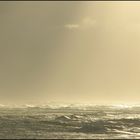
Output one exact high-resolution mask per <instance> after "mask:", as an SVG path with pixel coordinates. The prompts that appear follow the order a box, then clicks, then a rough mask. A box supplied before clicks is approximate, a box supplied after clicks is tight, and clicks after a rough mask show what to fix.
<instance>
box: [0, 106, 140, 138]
mask: <svg viewBox="0 0 140 140" xmlns="http://www.w3.org/2000/svg"><path fill="white" fill-rule="evenodd" d="M0 139H140V105H133V106H132V105H130V106H127V105H75V104H69V105H54V106H53V105H42V106H34V105H25V106H21V107H19V106H16V107H11V106H4V105H1V106H0Z"/></svg>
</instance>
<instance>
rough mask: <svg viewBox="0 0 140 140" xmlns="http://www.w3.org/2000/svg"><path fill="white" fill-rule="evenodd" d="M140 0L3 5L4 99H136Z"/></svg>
mask: <svg viewBox="0 0 140 140" xmlns="http://www.w3.org/2000/svg"><path fill="white" fill-rule="evenodd" d="M139 13H140V2H136V1H135V2H132V1H129V2H128V1H123V2H121V1H112V2H111V1H104V2H103V1H99V2H97V1H92V2H89V1H88V2H86V1H84V2H82V1H81V2H80V1H79V2H78V1H77V2H74V1H63V2H62V1H58V2H56V1H53V2H50V1H48V2H47V1H46V2H39V1H38V2H35V1H34V2H29V1H28V2H22V1H21V2H18V1H15V2H14V1H13V2H10V1H5V2H4V1H3V2H2V1H1V2H0V21H1V22H0V104H26V103H35V104H38V103H44V102H51V101H54V102H66V103H73V102H74V103H76V102H78V103H88V102H89V103H95V104H119V103H120V104H133V103H134V104H135V103H139V98H140V39H139V36H140V16H139V15H140V14H139Z"/></svg>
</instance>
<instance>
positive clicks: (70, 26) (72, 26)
mask: <svg viewBox="0 0 140 140" xmlns="http://www.w3.org/2000/svg"><path fill="white" fill-rule="evenodd" d="M65 27H66V28H68V29H76V28H79V25H78V24H66V25H65Z"/></svg>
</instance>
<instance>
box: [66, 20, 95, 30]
mask: <svg viewBox="0 0 140 140" xmlns="http://www.w3.org/2000/svg"><path fill="white" fill-rule="evenodd" d="M95 25H96V20H95V19H94V18H91V17H86V18H84V19H82V20H81V21H79V22H78V23H76V24H66V25H65V27H66V28H68V29H77V28H78V29H88V28H93V27H95Z"/></svg>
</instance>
